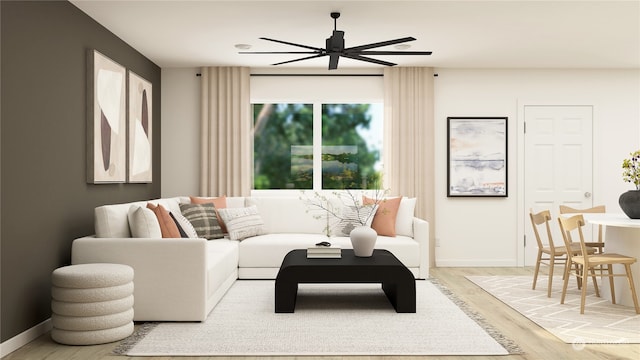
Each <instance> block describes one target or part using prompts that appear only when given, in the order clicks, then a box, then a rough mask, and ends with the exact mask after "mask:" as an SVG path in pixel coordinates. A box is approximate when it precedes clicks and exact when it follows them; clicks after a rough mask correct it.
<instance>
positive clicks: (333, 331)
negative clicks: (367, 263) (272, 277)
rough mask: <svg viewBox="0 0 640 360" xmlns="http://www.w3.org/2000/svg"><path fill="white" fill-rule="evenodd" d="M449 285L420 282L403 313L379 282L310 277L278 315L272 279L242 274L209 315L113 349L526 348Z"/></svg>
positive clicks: (381, 351) (165, 352)
mask: <svg viewBox="0 0 640 360" xmlns="http://www.w3.org/2000/svg"><path fill="white" fill-rule="evenodd" d="M443 291H444V292H445V293H447V292H448V291H447V290H446V289H442V291H441V287H440V286H439V285H437V284H434V283H432V282H431V281H416V292H417V299H416V310H417V312H416V313H415V314H402V313H401V314H399V313H396V312H395V310H394V309H393V307H392V306H391V304H390V303H389V301H388V300H387V298H386V296H385V295H384V292H383V291H382V289H381V288H380V285H379V284H371V285H368V284H366V285H362V284H329V285H327V284H304V285H300V289H299V291H298V301H297V304H296V311H295V313H291V314H276V313H274V282H273V281H267V280H263V281H261V280H255V281H253V280H239V281H236V282H235V284H234V285H233V286H232V287H231V289H229V291H228V292H227V294H226V295H225V297H224V298H223V299H222V300H221V301H220V303H219V304H218V305H217V306H216V307H215V308H214V309H213V311H212V312H211V314H210V315H209V317H208V319H207V320H206V321H205V322H203V323H154V324H151V325H149V326H148V324H146V325H144V326H143V329H142V332H143V333H142V334H141V333H138V334H134V335H133V336H132V337H131V339H129V340H130V341H127V340H125V341H124V342H123V343H122V344H121V345H120V347H119V348H118V349H116V350H115V351H114V352H115V353H116V354H126V355H129V356H234V355H241V356H273V355H288V356H294V355H505V354H509V353H510V351H511V353H518V352H520V349H519V348H518V347H517V346H516V345H514V344H513V343H511V342H510V341H508V340H507V339H505V338H504V337H503V336H501V335H500V334H498V333H497V332H495V331H493V330H492V329H489V330H485V329H486V328H487V326H486V325H484V326H481V325H480V324H482V323H483V321H482V320H481V319H478V318H476V319H475V320H474V319H472V318H471V317H469V316H468V315H467V313H465V311H463V310H462V309H461V308H460V307H458V306H457V305H456V304H455V303H454V302H453V301H452V300H451V299H450V297H449V296H448V295H445V294H444V293H443ZM449 295H450V294H449ZM463 307H464V306H463ZM467 312H469V311H468V310H467ZM472 317H474V315H473V314H472ZM144 332H148V333H147V334H146V335H145V334H144ZM490 333H491V334H490ZM136 341H137V342H136ZM498 341H500V342H501V343H503V344H504V346H505V347H506V348H509V349H510V351H509V350H507V349H506V348H505V347H503V345H501V344H500V343H499V342H498Z"/></svg>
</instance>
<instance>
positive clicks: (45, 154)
mask: <svg viewBox="0 0 640 360" xmlns="http://www.w3.org/2000/svg"><path fill="white" fill-rule="evenodd" d="M0 7H1V10H0V16H1V22H0V25H1V29H0V31H1V55H2V60H1V62H0V66H1V79H2V84H1V89H0V95H1V103H2V105H1V108H0V110H1V111H0V127H1V132H0V156H1V160H0V165H1V166H0V167H1V168H0V177H1V178H0V186H1V189H0V196H1V205H0V224H1V225H0V252H1V258H0V261H1V263H0V270H1V274H0V276H1V280H0V281H1V283H0V285H1V292H0V318H1V319H2V326H1V328H0V333H1V334H0V338H1V339H0V340H1V341H2V342H4V341H6V340H8V339H10V338H12V337H14V336H16V335H18V334H20V333H21V332H23V331H25V330H27V329H29V328H31V327H33V326H35V325H37V324H39V323H41V322H42V321H44V320H46V319H47V318H49V317H50V314H51V311H50V302H51V291H50V287H51V283H50V277H51V272H52V271H53V270H54V269H56V268H58V267H60V266H64V265H68V264H69V263H70V259H71V243H72V241H73V239H75V238H77V237H80V236H84V235H88V234H93V233H94V230H93V209H94V207H96V206H99V205H103V204H110V203H119V202H128V201H134V200H145V199H152V198H157V197H160V68H159V67H158V66H157V65H155V64H154V63H153V62H151V61H150V60H149V59H147V58H146V57H144V56H143V55H142V54H140V53H139V52H138V51H136V50H135V49H133V48H132V47H131V46H129V45H127V44H126V43H125V42H124V41H122V40H121V39H119V38H118V37H117V36H115V35H114V34H112V33H111V32H109V31H108V30H106V29H105V28H104V27H102V26H101V25H100V24H98V23H97V22H95V21H94V20H93V19H91V18H90V17H88V16H87V15H86V14H84V13H83V12H82V11H80V10H79V9H78V8H76V7H75V6H74V5H72V4H71V3H69V2H67V1H4V0H3V1H0ZM89 49H97V50H98V51H100V52H101V53H103V54H105V55H106V56H108V57H110V58H111V59H113V60H114V61H116V62H118V63H120V64H121V65H123V66H125V67H126V68H127V69H129V70H132V71H134V72H135V73H136V74H138V75H140V76H142V77H143V78H145V79H147V80H149V81H151V83H152V84H153V109H152V110H153V136H154V139H153V154H154V159H153V179H154V181H153V183H152V184H108V185H93V184H88V183H87V182H86V163H87V161H86V156H87V145H86V135H85V133H86V129H87V125H86V124H87V117H86V106H87V103H86V98H87V96H86V91H87V89H86V84H87V64H86V61H87V51H88V50H89Z"/></svg>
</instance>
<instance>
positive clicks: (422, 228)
mask: <svg viewBox="0 0 640 360" xmlns="http://www.w3.org/2000/svg"><path fill="white" fill-rule="evenodd" d="M413 239H414V240H415V241H417V242H418V243H419V244H420V274H419V278H420V279H427V278H428V277H429V223H428V222H427V221H426V220H422V219H420V218H417V217H414V218H413Z"/></svg>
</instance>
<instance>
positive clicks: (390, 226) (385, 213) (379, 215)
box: [362, 196, 402, 236]
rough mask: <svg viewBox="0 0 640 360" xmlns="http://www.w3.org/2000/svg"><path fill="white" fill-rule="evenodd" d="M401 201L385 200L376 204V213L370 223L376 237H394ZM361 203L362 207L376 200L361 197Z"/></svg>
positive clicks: (399, 198)
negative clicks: (376, 234)
mask: <svg viewBox="0 0 640 360" xmlns="http://www.w3.org/2000/svg"><path fill="white" fill-rule="evenodd" d="M401 200H402V197H397V198H385V199H382V200H381V201H379V202H378V211H376V214H375V215H374V216H373V222H372V223H371V228H373V229H374V230H375V231H376V232H377V233H378V235H384V236H396V217H397V216H398V208H400V201H401ZM362 203H363V204H364V205H373V204H375V203H376V200H375V199H371V198H368V197H366V196H363V197H362Z"/></svg>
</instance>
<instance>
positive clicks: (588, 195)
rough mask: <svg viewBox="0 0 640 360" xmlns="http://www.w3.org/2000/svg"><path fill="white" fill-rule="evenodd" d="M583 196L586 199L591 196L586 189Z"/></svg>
mask: <svg viewBox="0 0 640 360" xmlns="http://www.w3.org/2000/svg"><path fill="white" fill-rule="evenodd" d="M584 197H586V198H587V199H588V198H590V197H591V193H590V192H588V191H585V193H584Z"/></svg>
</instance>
